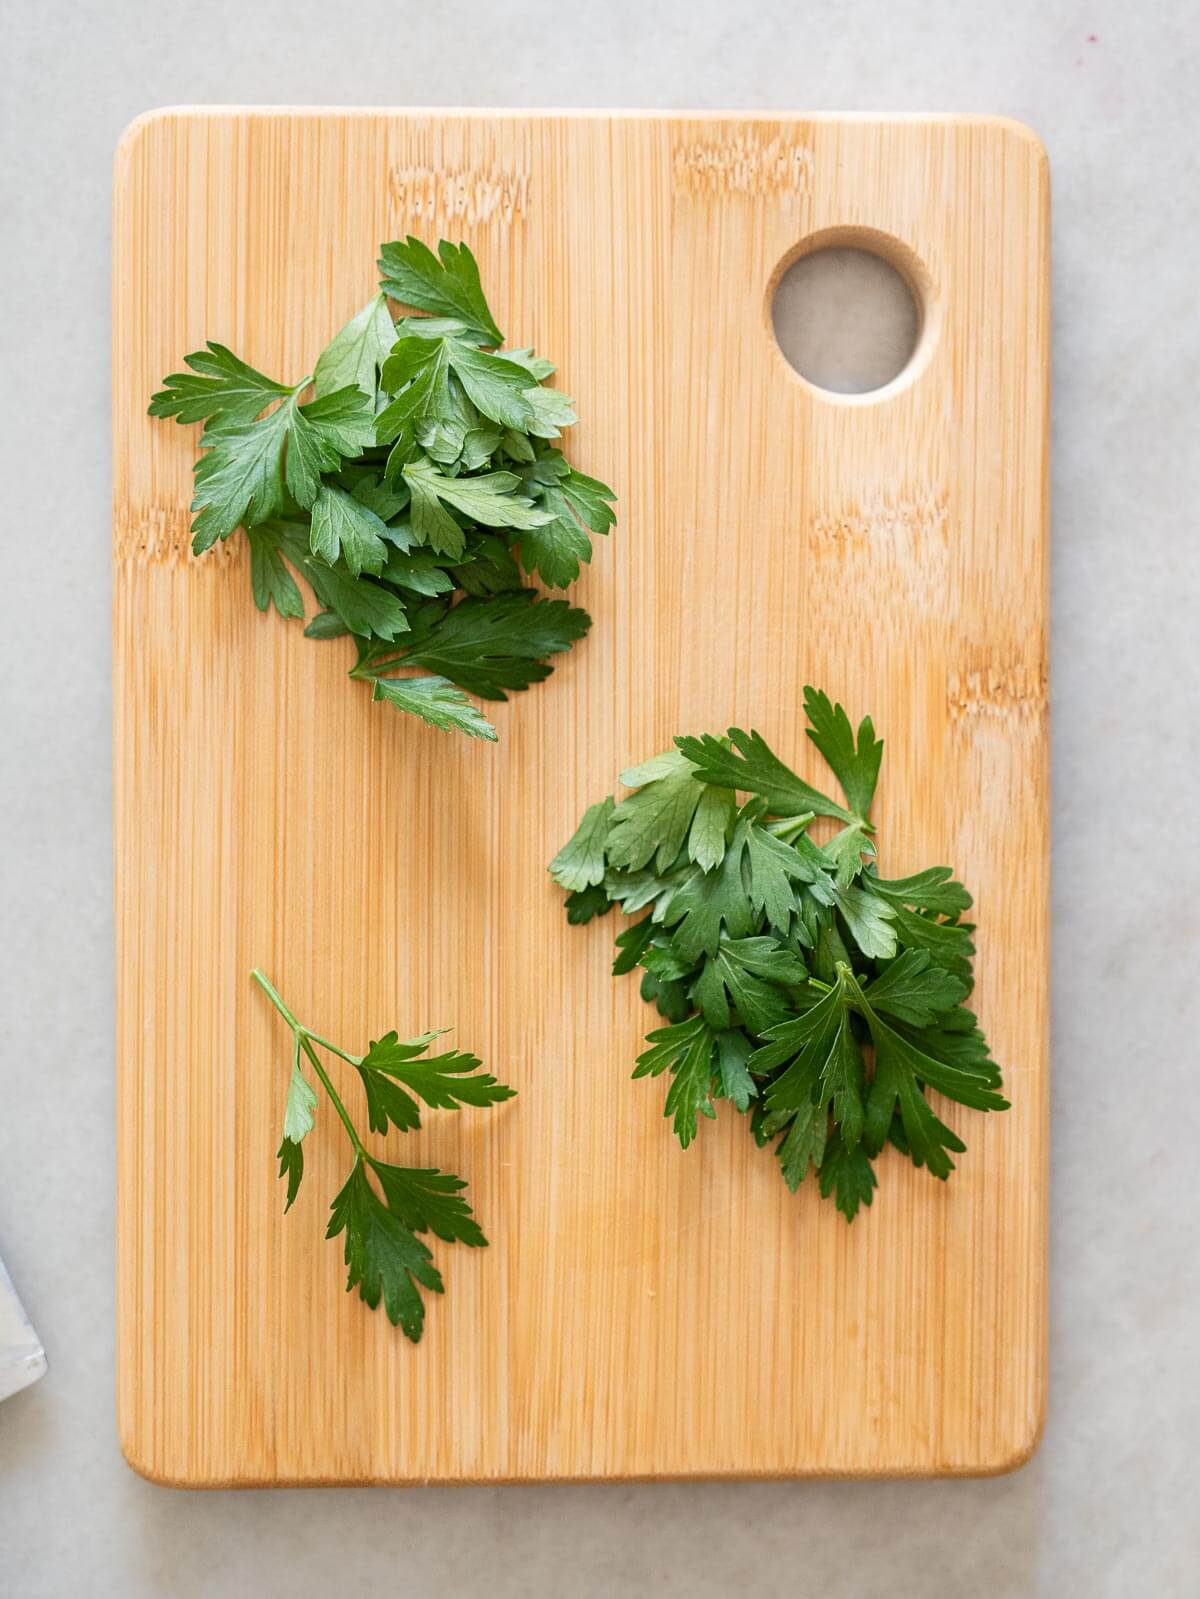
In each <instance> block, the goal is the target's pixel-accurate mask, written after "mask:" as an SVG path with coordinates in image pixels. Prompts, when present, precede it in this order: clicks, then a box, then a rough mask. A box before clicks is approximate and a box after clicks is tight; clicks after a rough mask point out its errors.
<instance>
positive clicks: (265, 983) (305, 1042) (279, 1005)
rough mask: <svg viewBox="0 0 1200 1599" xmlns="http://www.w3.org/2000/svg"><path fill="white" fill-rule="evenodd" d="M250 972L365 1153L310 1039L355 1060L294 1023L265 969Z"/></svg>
mask: <svg viewBox="0 0 1200 1599" xmlns="http://www.w3.org/2000/svg"><path fill="white" fill-rule="evenodd" d="M250 975H251V977H253V979H254V981H255V982H256V983H257V984H258V986H259V987H260V988H261V989H262V991H263V993H264V994H265V995H266V996H267V998H268V999H269V1000H270V1001H271V1003H272V1005H274V1007H275V1009H276V1010H277V1011H278V1012H279V1014H280V1015H281V1016H282V1017H283V1019H284V1021H285V1022H286V1023H287V1024H288V1026H289V1027H290V1028H291V1030H292V1036H293V1037H294V1038H295V1040H296V1043H297V1044H298V1045H299V1047H300V1048H301V1049H302V1050H303V1051H304V1053H305V1054H306V1055H307V1056H308V1058H309V1060H310V1061H311V1063H312V1068H313V1071H315V1072H316V1074H317V1076H318V1077H319V1078H320V1079H321V1086H322V1087H323V1088H324V1090H325V1092H326V1093H327V1094H328V1095H329V1098H330V1100H331V1101H332V1102H333V1108H334V1110H336V1111H337V1113H338V1115H339V1116H340V1117H341V1120H342V1126H343V1127H344V1128H345V1129H346V1132H347V1134H348V1135H349V1138H350V1142H351V1143H352V1144H353V1145H354V1148H355V1150H356V1151H357V1152H358V1154H359V1155H366V1150H365V1149H364V1148H363V1142H362V1139H361V1138H360V1137H359V1136H358V1133H357V1132H356V1131H355V1128H354V1123H353V1122H352V1121H351V1120H350V1116H349V1113H348V1112H347V1110H346V1107H345V1105H343V1104H342V1099H341V1095H340V1094H339V1093H338V1091H337V1089H336V1088H335V1087H334V1086H333V1083H332V1082H331V1080H330V1077H329V1073H328V1072H327V1071H326V1070H325V1068H324V1066H322V1065H321V1061H320V1057H319V1056H318V1055H317V1052H316V1050H315V1049H314V1048H313V1041H314V1040H315V1041H316V1042H317V1043H318V1044H320V1045H321V1046H322V1047H323V1048H325V1049H328V1050H329V1051H331V1053H333V1054H334V1055H340V1056H341V1058H342V1059H343V1060H346V1061H349V1062H350V1064H351V1065H352V1066H356V1065H357V1064H358V1062H357V1061H356V1060H354V1058H353V1057H352V1056H350V1055H347V1054H345V1053H344V1051H342V1050H340V1049H338V1047H337V1046H336V1045H335V1044H329V1043H326V1041H325V1039H323V1038H318V1037H317V1035H316V1034H315V1033H310V1032H309V1030H308V1028H307V1027H305V1026H304V1024H303V1023H302V1022H298V1021H297V1020H296V1018H295V1016H293V1015H292V1013H291V1011H290V1010H289V1009H288V1008H287V1006H286V1005H285V1004H284V1002H283V1000H282V998H281V997H280V994H279V991H278V989H277V988H276V987H275V985H274V984H273V983H272V982H271V980H270V978H268V977H267V975H266V973H265V972H262V971H260V970H259V968H258V967H257V966H256V967H255V968H254V970H253V971H252V972H251V973H250Z"/></svg>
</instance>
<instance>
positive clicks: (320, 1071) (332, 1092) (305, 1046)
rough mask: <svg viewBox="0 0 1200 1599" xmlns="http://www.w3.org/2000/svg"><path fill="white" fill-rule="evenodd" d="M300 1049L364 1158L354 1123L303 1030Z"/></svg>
mask: <svg viewBox="0 0 1200 1599" xmlns="http://www.w3.org/2000/svg"><path fill="white" fill-rule="evenodd" d="M300 1047H301V1049H302V1050H303V1051H304V1053H305V1054H306V1055H307V1056H308V1058H309V1060H310V1061H311V1062H312V1069H313V1071H315V1072H316V1074H317V1076H318V1077H319V1078H320V1079H321V1085H322V1087H323V1088H324V1089H325V1092H326V1093H327V1094H328V1095H329V1097H330V1099H331V1100H332V1101H333V1108H334V1110H336V1111H337V1113H338V1115H339V1116H340V1117H341V1118H342V1126H343V1127H344V1128H345V1129H346V1132H347V1134H348V1135H349V1138H350V1142H351V1143H352V1144H353V1145H354V1148H355V1150H356V1151H357V1152H358V1154H359V1155H360V1156H364V1157H365V1156H366V1153H367V1152H366V1150H365V1149H364V1148H363V1141H362V1139H361V1138H360V1137H359V1136H358V1134H357V1133H356V1132H355V1130H354V1123H353V1122H352V1121H351V1120H350V1116H349V1113H348V1112H347V1110H346V1107H345V1105H343V1104H342V1100H341V1096H340V1095H339V1093H338V1091H337V1089H336V1088H335V1087H334V1086H333V1083H332V1082H331V1081H330V1078H329V1073H328V1072H327V1071H326V1070H325V1068H324V1066H322V1065H321V1061H320V1057H319V1056H318V1054H317V1052H316V1050H315V1049H314V1048H313V1047H312V1040H311V1039H310V1038H309V1036H308V1034H307V1033H306V1032H305V1031H304V1030H303V1029H301V1032H300Z"/></svg>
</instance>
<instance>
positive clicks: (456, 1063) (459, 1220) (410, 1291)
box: [251, 970, 514, 1343]
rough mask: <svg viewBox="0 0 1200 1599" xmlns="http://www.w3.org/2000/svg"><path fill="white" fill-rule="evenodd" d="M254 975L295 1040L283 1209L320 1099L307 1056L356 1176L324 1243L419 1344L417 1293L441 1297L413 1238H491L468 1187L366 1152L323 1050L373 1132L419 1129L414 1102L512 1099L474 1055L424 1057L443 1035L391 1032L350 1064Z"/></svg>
mask: <svg viewBox="0 0 1200 1599" xmlns="http://www.w3.org/2000/svg"><path fill="white" fill-rule="evenodd" d="M251 975H252V976H253V978H254V980H255V982H257V983H258V985H259V987H260V988H261V989H262V990H263V992H264V993H265V994H266V995H267V997H268V999H270V1001H271V1003H272V1004H273V1005H274V1007H275V1009H276V1010H277V1011H278V1012H279V1014H280V1015H281V1016H282V1017H283V1020H284V1021H285V1022H286V1023H287V1025H288V1027H289V1028H290V1029H291V1033H292V1073H291V1079H290V1082H289V1086H288V1094H287V1104H286V1108H285V1111H284V1124H283V1142H282V1143H281V1145H280V1147H279V1155H278V1158H279V1175H280V1177H281V1178H284V1179H286V1181H287V1202H286V1204H285V1206H284V1209H285V1210H288V1209H290V1208H291V1206H292V1204H293V1202H294V1201H295V1199H296V1195H297V1193H298V1191H299V1188H300V1183H301V1180H302V1178H303V1175H304V1153H303V1149H302V1142H303V1140H304V1139H305V1138H306V1137H307V1136H308V1135H309V1134H310V1133H311V1132H312V1131H313V1128H314V1126H315V1117H314V1112H315V1110H316V1107H317V1094H316V1090H315V1089H314V1088H313V1087H312V1085H311V1083H309V1081H308V1080H307V1078H306V1077H305V1075H304V1072H303V1070H302V1065H301V1057H302V1056H304V1057H305V1058H307V1060H308V1063H309V1065H310V1066H311V1067H312V1070H313V1071H314V1072H315V1074H316V1076H317V1078H318V1080H319V1081H320V1083H321V1086H322V1087H323V1088H324V1090H325V1092H326V1094H327V1096H328V1098H329V1100H330V1103H331V1104H332V1105H333V1108H334V1110H335V1111H336V1112H337V1115H338V1119H339V1120H340V1121H341V1123H342V1126H343V1127H344V1129H345V1131H346V1134H347V1136H348V1138H349V1140H350V1145H351V1149H352V1151H353V1161H352V1164H351V1167H350V1174H349V1176H348V1177H347V1178H346V1180H345V1182H344V1183H343V1185H342V1187H341V1188H340V1189H339V1190H338V1192H337V1194H336V1195H335V1196H334V1199H333V1202H332V1204H331V1205H330V1214H329V1225H328V1228H327V1231H326V1234H325V1236H326V1237H327V1238H338V1237H341V1236H342V1235H344V1238H345V1242H344V1256H345V1262H346V1267H347V1279H346V1290H347V1292H349V1291H350V1290H351V1289H353V1288H357V1289H358V1292H359V1295H360V1297H361V1298H362V1300H363V1301H364V1302H365V1303H366V1304H367V1305H369V1306H370V1308H371V1309H372V1310H374V1309H375V1308H376V1306H378V1305H379V1303H380V1302H381V1301H382V1303H383V1306H384V1309H385V1310H386V1312H387V1316H388V1319H389V1320H390V1321H391V1322H392V1324H393V1325H394V1326H399V1327H400V1329H401V1331H402V1332H403V1333H404V1334H405V1336H406V1337H408V1338H410V1339H411V1340H412V1341H413V1342H414V1343H417V1342H418V1341H419V1340H420V1337H421V1333H422V1331H423V1329H424V1325H425V1302H424V1300H423V1298H422V1295H421V1290H422V1289H423V1288H424V1289H429V1290H431V1291H432V1292H434V1293H439V1294H440V1293H441V1292H442V1291H443V1283H442V1277H441V1273H440V1272H439V1271H438V1270H437V1268H436V1266H435V1265H434V1264H433V1255H432V1253H431V1251H430V1249H429V1248H428V1246H427V1245H426V1244H425V1243H423V1242H422V1241H421V1239H420V1238H418V1237H417V1234H418V1233H425V1232H430V1233H433V1234H434V1236H435V1237H437V1238H440V1239H442V1240H443V1241H444V1242H446V1243H463V1244H467V1245H469V1246H471V1247H472V1248H480V1247H482V1246H484V1245H486V1243H487V1239H486V1238H485V1237H484V1235H483V1232H482V1230H481V1229H480V1226H479V1224H478V1222H477V1221H476V1220H475V1218H474V1216H473V1215H472V1212H471V1207H470V1205H469V1204H468V1203H467V1201H466V1200H465V1199H464V1198H463V1197H462V1192H463V1189H464V1188H465V1187H466V1184H465V1182H464V1181H463V1179H462V1178H461V1177H456V1176H454V1174H453V1173H451V1172H443V1171H438V1170H436V1169H434V1168H430V1167H408V1166H397V1165H393V1164H391V1163H390V1162H387V1161H383V1160H379V1159H377V1158H376V1157H375V1156H373V1155H372V1154H371V1153H370V1152H369V1151H368V1150H367V1148H366V1146H365V1145H364V1144H363V1142H362V1139H361V1138H360V1137H359V1134H358V1132H357V1131H356V1129H355V1126H354V1123H353V1121H352V1120H351V1119H350V1114H349V1112H348V1111H347V1109H346V1106H345V1103H344V1102H343V1100H342V1098H341V1095H340V1094H339V1093H338V1091H337V1089H336V1088H335V1087H334V1084H333V1080H332V1079H331V1077H330V1075H329V1073H328V1071H327V1070H326V1068H325V1066H324V1065H323V1064H322V1062H321V1058H320V1056H319V1055H318V1053H317V1049H318V1048H320V1049H323V1050H325V1051H326V1052H327V1054H329V1055H332V1056H335V1057H336V1058H337V1059H339V1060H342V1061H344V1062H346V1063H347V1064H348V1065H350V1066H352V1067H354V1068H355V1070H356V1071H357V1072H358V1075H359V1077H360V1079H361V1081H362V1084H363V1087H364V1089H365V1090H366V1096H367V1113H368V1123H369V1126H370V1128H371V1131H372V1132H386V1131H387V1130H388V1129H389V1127H397V1128H400V1129H402V1130H404V1131H406V1132H407V1131H409V1130H415V1129H416V1128H418V1127H419V1126H420V1120H421V1115H420V1107H419V1105H418V1104H417V1100H418V1099H419V1100H422V1101H423V1102H424V1103H425V1104H426V1105H429V1106H431V1107H433V1108H436V1109H457V1108H458V1107H459V1106H464V1105H469V1106H480V1107H485V1106H489V1105H495V1104H499V1103H500V1102H501V1101H502V1100H505V1099H511V1098H512V1096H513V1093H514V1090H513V1089H511V1088H507V1087H505V1085H504V1084H503V1083H499V1082H497V1081H496V1079H495V1078H494V1077H492V1076H490V1075H489V1074H488V1073H486V1072H482V1071H480V1070H479V1069H478V1068H479V1064H480V1063H479V1060H478V1058H477V1057H476V1056H475V1055H470V1054H467V1053H465V1052H458V1051H447V1052H446V1053H444V1054H441V1055H428V1054H427V1053H426V1051H427V1050H428V1048H429V1045H430V1044H431V1043H432V1042H433V1040H434V1039H435V1038H436V1037H437V1036H438V1034H437V1033H424V1034H422V1035H421V1036H420V1037H419V1038H411V1039H405V1040H403V1041H402V1040H401V1039H400V1038H399V1037H398V1035H397V1034H396V1033H395V1032H394V1031H393V1032H389V1033H385V1034H384V1036H383V1037H382V1038H381V1039H379V1040H378V1041H377V1042H375V1043H373V1044H371V1045H370V1046H369V1048H368V1049H367V1052H366V1054H365V1055H362V1056H355V1055H350V1054H348V1053H347V1052H346V1051H345V1050H343V1049H339V1048H338V1046H337V1045H336V1044H331V1043H330V1042H329V1041H328V1040H327V1039H324V1038H321V1037H319V1036H318V1035H317V1034H316V1033H314V1032H313V1031H312V1030H311V1029H310V1028H308V1027H305V1026H304V1025H303V1024H302V1023H300V1022H299V1021H297V1020H296V1018H295V1016H294V1015H293V1014H292V1012H291V1011H290V1010H289V1009H288V1007H287V1006H286V1005H285V1004H284V1002H283V1000H282V999H281V998H280V997H279V994H278V993H277V992H276V990H275V989H274V987H273V986H272V985H271V983H270V982H269V981H268V980H267V978H266V977H265V976H264V975H263V973H262V972H261V971H258V970H255V971H254V972H253V973H252V974H251ZM406 1090H411V1093H410V1092H407V1091H406ZM414 1095H415V1096H416V1097H415V1098H414V1097H413V1096H414Z"/></svg>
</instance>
